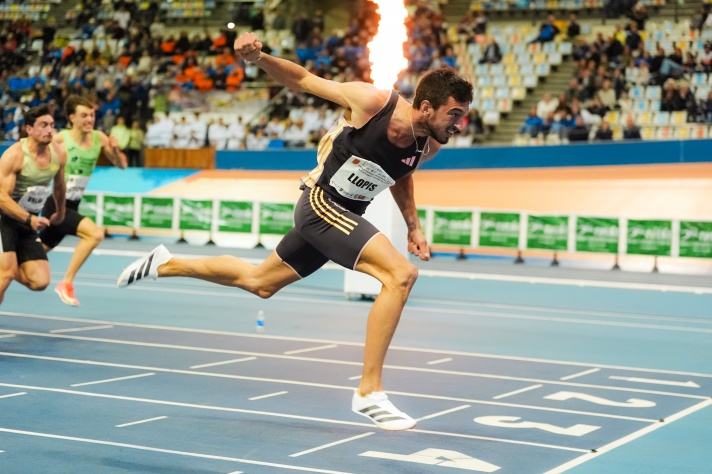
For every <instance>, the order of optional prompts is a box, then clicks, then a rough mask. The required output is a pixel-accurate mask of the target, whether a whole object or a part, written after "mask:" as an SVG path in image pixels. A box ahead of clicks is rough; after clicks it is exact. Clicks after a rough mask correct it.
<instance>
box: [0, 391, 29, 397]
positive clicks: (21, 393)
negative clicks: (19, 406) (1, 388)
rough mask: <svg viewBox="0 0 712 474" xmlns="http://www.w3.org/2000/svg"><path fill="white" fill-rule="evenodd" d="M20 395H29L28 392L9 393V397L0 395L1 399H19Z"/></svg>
mask: <svg viewBox="0 0 712 474" xmlns="http://www.w3.org/2000/svg"><path fill="white" fill-rule="evenodd" d="M20 395H27V392H17V393H9V394H7V395H0V398H10V397H19V396H20Z"/></svg>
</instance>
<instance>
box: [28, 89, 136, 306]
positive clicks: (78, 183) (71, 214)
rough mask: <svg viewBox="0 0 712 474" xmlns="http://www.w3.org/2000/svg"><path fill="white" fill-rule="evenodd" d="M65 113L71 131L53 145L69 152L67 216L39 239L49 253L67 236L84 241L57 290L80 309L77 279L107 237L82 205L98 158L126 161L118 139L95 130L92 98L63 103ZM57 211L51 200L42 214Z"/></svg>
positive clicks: (115, 162) (123, 164) (74, 98)
mask: <svg viewBox="0 0 712 474" xmlns="http://www.w3.org/2000/svg"><path fill="white" fill-rule="evenodd" d="M64 113H65V114H66V115H67V118H68V119H69V122H70V123H71V124H72V128H71V129H69V130H62V131H61V132H59V133H58V134H57V135H56V136H55V138H54V142H55V143H56V144H57V145H63V146H64V148H65V149H66V150H67V167H66V171H65V175H66V181H67V203H66V207H67V215H66V217H65V219H64V221H63V222H62V224H61V225H54V226H51V227H48V228H46V229H44V230H43V231H42V232H41V233H40V239H42V243H43V244H44V246H45V250H47V251H49V250H51V249H53V248H54V247H56V246H57V245H58V244H59V243H60V242H61V241H62V239H63V238H64V236H65V235H76V236H78V237H79V238H80V239H81V240H80V241H79V243H78V244H77V247H76V248H75V249H74V254H73V255H72V258H71V259H70V261H69V265H68V266H67V271H66V273H65V274H64V278H62V281H61V282H59V284H58V285H57V287H56V288H55V289H54V291H56V292H57V294H58V295H59V297H60V298H61V300H62V301H63V302H64V303H66V304H68V305H72V306H79V300H78V299H77V298H76V296H74V277H75V276H76V275H77V272H78V271H79V268H81V266H82V265H83V264H84V262H85V261H86V260H87V258H89V255H90V254H91V252H92V251H93V250H94V249H95V248H96V246H97V245H99V243H101V241H102V240H103V238H104V232H103V231H102V229H100V228H99V227H98V226H97V225H96V224H95V223H94V221H92V220H91V219H89V218H88V217H84V216H82V215H81V214H79V212H78V210H79V203H80V202H81V200H82V196H84V191H85V190H86V188H87V184H89V178H90V177H91V174H92V172H93V171H94V167H95V166H96V162H97V160H98V159H99V156H101V155H103V156H104V157H105V158H107V159H108V160H109V161H110V162H111V163H112V164H113V165H114V166H116V167H118V168H121V169H125V168H126V166H127V161H126V155H124V153H123V152H122V151H121V150H120V149H119V142H118V140H117V139H116V138H115V137H110V136H107V135H106V134H105V133H104V132H101V131H99V130H94V120H95V115H94V104H93V103H92V102H91V101H90V100H89V99H87V98H84V97H81V96H78V95H70V96H69V97H67V100H66V102H65V103H64ZM54 210H55V203H54V201H52V200H49V201H47V203H46V205H45V208H44V209H43V210H42V215H43V216H49V215H52V213H53V212H54Z"/></svg>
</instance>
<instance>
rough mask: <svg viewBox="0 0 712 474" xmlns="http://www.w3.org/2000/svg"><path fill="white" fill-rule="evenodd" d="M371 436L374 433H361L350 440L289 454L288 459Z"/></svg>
mask: <svg viewBox="0 0 712 474" xmlns="http://www.w3.org/2000/svg"><path fill="white" fill-rule="evenodd" d="M372 434H375V431H371V432H369V433H363V434H360V435H356V436H352V437H351V438H346V439H342V440H339V441H334V442H333V443H329V444H322V445H321V446H317V447H316V448H312V449H307V450H306V451H300V452H298V453H294V454H290V455H289V457H290V458H296V457H299V456H303V455H304V454H310V453H313V452H315V451H320V450H322V449H326V448H330V447H332V446H336V445H339V444H343V443H348V442H349V441H353V440H356V439H361V438H365V437H366V436H371V435H372Z"/></svg>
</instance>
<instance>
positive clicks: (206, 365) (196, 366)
mask: <svg viewBox="0 0 712 474" xmlns="http://www.w3.org/2000/svg"><path fill="white" fill-rule="evenodd" d="M248 360H257V357H242V358H241V359H231V360H223V361H221V362H211V363H210V364H200V365H191V366H190V368H191V369H204V368H205V367H215V366H216V365H226V364H234V363H236V362H247V361H248Z"/></svg>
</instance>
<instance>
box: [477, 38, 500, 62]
mask: <svg viewBox="0 0 712 474" xmlns="http://www.w3.org/2000/svg"><path fill="white" fill-rule="evenodd" d="M500 61H502V50H501V49H500V47H499V44H498V43H497V40H496V39H495V37H494V36H490V37H489V38H488V41H487V47H486V48H485V50H484V52H483V53H482V58H480V64H497V63H499V62H500Z"/></svg>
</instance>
